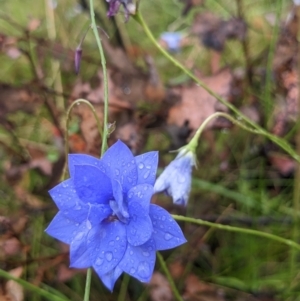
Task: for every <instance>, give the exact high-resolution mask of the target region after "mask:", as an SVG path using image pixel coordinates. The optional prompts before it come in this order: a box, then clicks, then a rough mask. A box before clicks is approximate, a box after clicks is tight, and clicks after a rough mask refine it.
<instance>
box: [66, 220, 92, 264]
mask: <svg viewBox="0 0 300 301" xmlns="http://www.w3.org/2000/svg"><path fill="white" fill-rule="evenodd" d="M91 227H92V226H91V223H90V222H89V221H88V220H87V221H84V222H83V223H81V225H80V227H79V228H78V232H77V234H76V235H75V236H74V237H73V239H72V242H71V244H70V267H72V268H78V269H81V268H88V267H90V266H92V260H91V250H90V248H88V245H87V241H88V234H89V231H90V230H91Z"/></svg>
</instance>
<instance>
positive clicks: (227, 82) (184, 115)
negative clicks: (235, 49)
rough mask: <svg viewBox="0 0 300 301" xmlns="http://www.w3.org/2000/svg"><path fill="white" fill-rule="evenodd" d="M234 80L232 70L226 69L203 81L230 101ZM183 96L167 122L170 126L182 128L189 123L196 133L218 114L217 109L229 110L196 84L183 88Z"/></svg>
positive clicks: (171, 110) (170, 113)
mask: <svg viewBox="0 0 300 301" xmlns="http://www.w3.org/2000/svg"><path fill="white" fill-rule="evenodd" d="M232 79H233V77H232V74H231V72H230V70H229V69H224V70H223V71H221V72H220V73H218V74H216V75H214V76H211V77H206V78H203V79H202V81H203V82H204V83H205V84H206V85H207V86H208V87H209V88H210V89H212V90H213V91H214V92H215V93H217V94H218V95H220V96H221V97H223V98H224V99H229V97H230V92H231V83H232ZM181 95H182V99H181V102H179V103H178V104H176V105H175V106H173V107H172V108H171V109H170V111H169V116H168V121H167V122H168V124H169V125H177V126H179V127H182V126H183V125H184V124H185V123H186V121H188V122H189V127H190V128H191V129H192V130H193V131H195V130H197V129H198V127H199V126H200V125H201V124H202V123H203V121H204V120H205V119H206V118H207V117H208V116H210V115H211V114H213V113H215V112H216V110H217V108H218V109H219V110H220V109H222V111H226V110H227V109H226V107H225V106H223V105H220V103H218V101H217V99H216V98H215V97H213V96H212V95H210V94H209V93H208V92H207V91H206V90H204V89H203V88H202V87H199V86H197V85H196V84H193V85H192V86H189V87H183V88H181ZM211 125H212V123H210V126H211Z"/></svg>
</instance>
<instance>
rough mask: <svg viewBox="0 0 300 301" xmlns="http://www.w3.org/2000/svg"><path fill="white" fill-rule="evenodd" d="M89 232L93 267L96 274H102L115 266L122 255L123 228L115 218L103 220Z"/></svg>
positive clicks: (124, 239)
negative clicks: (107, 220) (113, 219)
mask: <svg viewBox="0 0 300 301" xmlns="http://www.w3.org/2000/svg"><path fill="white" fill-rule="evenodd" d="M91 232H92V233H91V235H89V241H90V244H91V249H93V250H92V253H93V267H94V269H95V271H96V272H97V274H98V275H104V274H106V273H108V272H109V271H111V270H112V269H113V268H115V267H116V266H117V264H118V263H119V261H120V260H121V259H122V257H123V255H124V252H125V250H126V246H127V241H126V232H125V228H124V226H123V224H122V223H121V222H119V221H117V220H115V221H109V222H106V221H105V222H102V223H101V225H100V226H99V227H97V228H94V229H92V231H91Z"/></svg>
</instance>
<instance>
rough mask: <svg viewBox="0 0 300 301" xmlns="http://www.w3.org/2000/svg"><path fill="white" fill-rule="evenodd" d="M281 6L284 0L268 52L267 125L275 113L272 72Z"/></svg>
mask: <svg viewBox="0 0 300 301" xmlns="http://www.w3.org/2000/svg"><path fill="white" fill-rule="evenodd" d="M281 7H282V0H278V1H277V5H276V21H275V26H274V27H273V32H272V38H271V42H270V50H269V53H268V61H267V67H266V86H265V89H264V92H265V93H264V101H263V105H264V111H265V119H266V124H265V126H268V125H269V123H270V117H271V115H272V113H273V104H274V100H273V98H272V89H273V80H272V74H273V61H274V55H275V50H276V44H277V41H278V34H279V29H280V14H281V12H282V8H281Z"/></svg>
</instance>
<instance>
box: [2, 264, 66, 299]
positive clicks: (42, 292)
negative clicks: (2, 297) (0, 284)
mask: <svg viewBox="0 0 300 301" xmlns="http://www.w3.org/2000/svg"><path fill="white" fill-rule="evenodd" d="M0 277H2V278H5V279H9V280H13V281H15V282H17V283H19V284H20V285H22V286H23V287H24V288H25V289H27V290H29V291H32V292H33V293H35V294H38V295H40V296H42V297H44V298H45V299H48V300H50V301H68V300H69V299H68V298H67V297H64V296H63V297H60V296H57V295H54V294H52V293H50V292H48V291H46V290H44V289H42V288H40V287H37V286H35V285H33V284H31V283H30V282H28V281H25V280H23V279H20V278H16V277H14V276H12V275H11V274H10V273H8V272H6V271H4V270H1V269H0Z"/></svg>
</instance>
